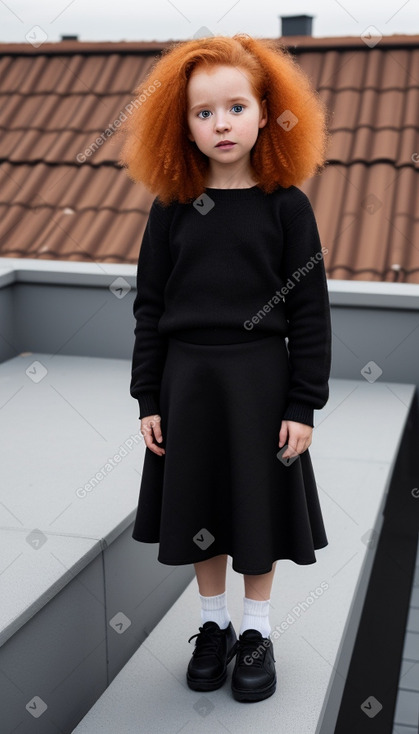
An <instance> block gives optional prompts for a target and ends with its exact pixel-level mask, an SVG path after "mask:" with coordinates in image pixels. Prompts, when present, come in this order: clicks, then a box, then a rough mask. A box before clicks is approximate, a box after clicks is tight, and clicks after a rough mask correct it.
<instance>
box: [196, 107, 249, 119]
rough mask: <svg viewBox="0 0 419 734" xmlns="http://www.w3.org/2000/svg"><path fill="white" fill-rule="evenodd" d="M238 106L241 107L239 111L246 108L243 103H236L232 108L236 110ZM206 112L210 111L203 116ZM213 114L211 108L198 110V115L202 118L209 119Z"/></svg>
mask: <svg viewBox="0 0 419 734" xmlns="http://www.w3.org/2000/svg"><path fill="white" fill-rule="evenodd" d="M237 107H240V108H241V109H239V112H241V111H242V110H243V109H244V105H242V104H235V105H233V107H232V108H231V109H232V110H234V109H235V108H237ZM205 112H208V116H207V115H205V117H201V115H203V114H204V113H205ZM211 114H212V112H211V111H210V110H201V111H200V112H198V115H197V117H201V120H208V117H209V115H211Z"/></svg>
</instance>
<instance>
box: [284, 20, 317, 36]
mask: <svg viewBox="0 0 419 734" xmlns="http://www.w3.org/2000/svg"><path fill="white" fill-rule="evenodd" d="M279 17H280V18H281V36H311V26H312V22H313V16H312V15H280V16H279Z"/></svg>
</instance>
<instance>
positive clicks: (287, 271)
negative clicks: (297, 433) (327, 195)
mask: <svg viewBox="0 0 419 734" xmlns="http://www.w3.org/2000/svg"><path fill="white" fill-rule="evenodd" d="M282 275H283V279H284V284H285V287H286V288H287V291H285V293H284V296H285V314H286V318H287V321H288V352H289V365H290V388H289V393H288V404H287V407H286V410H285V413H284V416H283V419H284V420H292V421H297V422H299V423H305V424H307V425H309V426H312V427H314V423H313V411H314V410H315V409H317V410H319V409H320V408H323V406H324V405H325V404H326V403H327V401H328V398H329V376H330V367H331V332H332V329H331V316H330V304H329V294H328V290H327V281H326V272H325V268H324V262H323V252H322V247H321V244H320V237H319V232H318V229H317V223H316V220H315V216H314V212H313V209H312V207H311V204H310V201H309V199H308V198H307V197H306V198H305V202H304V204H303V206H300V207H299V210H298V212H297V214H294V215H293V216H292V217H291V219H290V220H289V221H287V222H285V223H284V253H283V259H282Z"/></svg>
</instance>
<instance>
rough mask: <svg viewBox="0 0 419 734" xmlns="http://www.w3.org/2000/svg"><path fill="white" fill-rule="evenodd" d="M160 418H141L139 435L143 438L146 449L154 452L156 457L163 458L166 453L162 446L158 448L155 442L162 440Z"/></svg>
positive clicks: (150, 416) (151, 416)
mask: <svg viewBox="0 0 419 734" xmlns="http://www.w3.org/2000/svg"><path fill="white" fill-rule="evenodd" d="M160 421H161V418H160V416H159V415H147V416H146V417H145V418H141V428H140V433H141V435H142V437H143V438H144V441H145V444H146V446H147V448H149V449H150V450H151V451H154V453H155V454H157V455H158V456H163V454H165V453H166V451H165V450H164V448H163V447H162V446H158V445H157V443H156V440H157V441H158V440H159V439H160V441H162V440H163V436H162V432H161V428H160Z"/></svg>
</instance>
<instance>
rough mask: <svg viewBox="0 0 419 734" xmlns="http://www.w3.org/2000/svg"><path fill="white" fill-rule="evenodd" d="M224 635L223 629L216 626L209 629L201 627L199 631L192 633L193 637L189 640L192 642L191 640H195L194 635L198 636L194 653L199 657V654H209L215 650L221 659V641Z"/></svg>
mask: <svg viewBox="0 0 419 734" xmlns="http://www.w3.org/2000/svg"><path fill="white" fill-rule="evenodd" d="M222 636H223V631H222V630H217V629H214V628H213V629H211V630H208V629H204V628H203V627H200V628H199V632H197V633H196V634H195V635H192V637H190V638H189V640H188V642H190V641H191V640H193V638H194V637H196V638H197V640H196V643H195V649H194V651H193V653H192V654H193V655H195V657H197V656H198V655H208V653H211V652H213V653H214V654H215V655H217V656H218V657H219V658H220V659H221V655H220V650H219V642H220V639H221V637H222Z"/></svg>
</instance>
